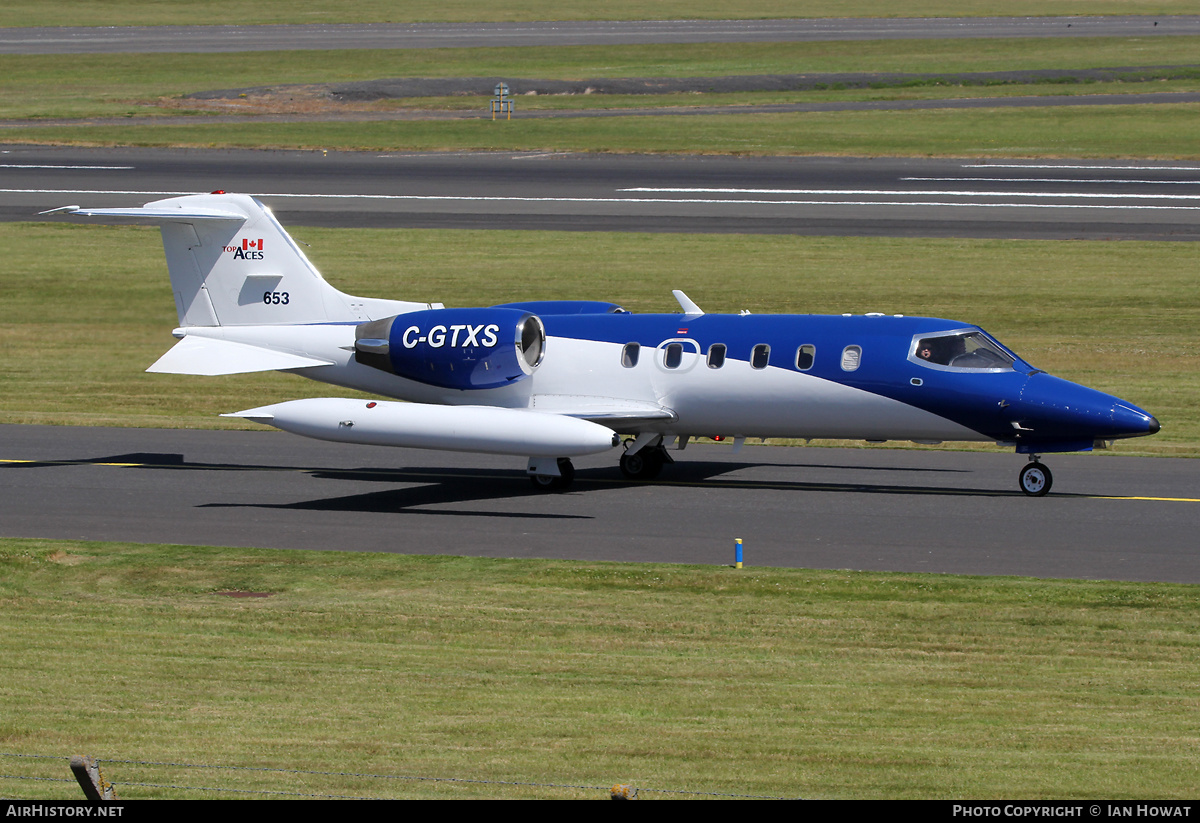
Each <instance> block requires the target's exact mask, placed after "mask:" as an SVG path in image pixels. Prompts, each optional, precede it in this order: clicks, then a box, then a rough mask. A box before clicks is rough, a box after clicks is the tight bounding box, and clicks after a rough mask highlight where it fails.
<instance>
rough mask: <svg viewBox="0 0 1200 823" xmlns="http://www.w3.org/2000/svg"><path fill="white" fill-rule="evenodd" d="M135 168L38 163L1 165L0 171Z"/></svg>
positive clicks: (116, 169) (124, 169)
mask: <svg viewBox="0 0 1200 823" xmlns="http://www.w3.org/2000/svg"><path fill="white" fill-rule="evenodd" d="M132 168H133V166H63V165H42V164H38V163H0V169H89V170H91V171H96V170H99V171H129V170H130V169H132Z"/></svg>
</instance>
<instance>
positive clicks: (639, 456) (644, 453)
mask: <svg viewBox="0 0 1200 823" xmlns="http://www.w3.org/2000/svg"><path fill="white" fill-rule="evenodd" d="M630 442H631V441H626V444H625V447H626V448H627V449H628V448H629V443H630ZM674 462H675V461H674V460H672V459H671V455H669V454H667V450H666V449H664V448H663V447H662V444H661V443H660V444H659V445H657V446H646V447H645V448H643V449H641V450H639V451H637V452H634V453H633V454H630V453H629V452H628V451H626V452H625V453H624V454H622V455H621V474H623V475H625V476H626V477H628V478H629V479H630V480H653V479H654V478H656V477H658V473H659V472H661V471H662V467H663V466H664V465H666V464H667V463H674Z"/></svg>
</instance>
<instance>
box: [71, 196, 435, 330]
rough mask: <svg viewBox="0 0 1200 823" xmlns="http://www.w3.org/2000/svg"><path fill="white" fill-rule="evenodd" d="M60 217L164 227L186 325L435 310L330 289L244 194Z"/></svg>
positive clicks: (348, 319) (267, 213)
mask: <svg viewBox="0 0 1200 823" xmlns="http://www.w3.org/2000/svg"><path fill="white" fill-rule="evenodd" d="M49 213H55V214H70V215H78V216H81V217H105V218H120V219H128V220H134V221H138V222H149V223H157V224H158V225H159V226H160V227H161V229H162V240H163V250H164V251H165V252H166V255H167V268H168V269H169V271H170V275H171V290H172V291H173V292H174V294H175V307H176V309H177V310H178V312H179V325H180V326H181V327H183V328H185V329H187V328H190V327H213V326H266V325H284V324H286V325H299V324H311V323H362V322H366V321H369V320H375V319H378V318H381V317H387V316H390V315H395V314H402V313H404V312H409V311H417V310H421V309H427V308H430V305H429V304H428V303H407V302H403V301H397V300H380V299H373V298H363V297H351V296H350V295H348V294H343V293H342V292H340V291H338V290H337V289H335V288H334V287H333V286H331V285H330V284H329V283H327V282H326V281H325V278H323V277H322V276H321V274H320V272H318V271H317V270H316V268H315V267H314V266H313V265H312V263H310V262H309V260H308V258H307V257H306V256H305V254H304V252H303V251H301V249H300V247H299V246H298V245H297V244H296V241H294V240H293V239H292V238H291V237H290V236H289V235H288V233H287V232H286V231H284V229H283V226H281V225H280V224H279V221H278V220H276V219H275V215H273V214H272V213H271V210H270V209H269V208H267V207H266V206H264V205H263V204H262V203H260V202H259V201H258V200H257V199H255V198H253V197H250V196H248V195H244V194H224V193H214V194H195V195H187V196H185V197H172V198H169V199H167V200H156V201H154V202H152V203H147V204H146V205H144V206H140V207H135V208H108V209H84V208H80V207H78V206H67V207H64V208H61V209H54V210H53V211H52V212H47V214H49Z"/></svg>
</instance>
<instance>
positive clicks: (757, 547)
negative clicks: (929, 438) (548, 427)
mask: <svg viewBox="0 0 1200 823" xmlns="http://www.w3.org/2000/svg"><path fill="white" fill-rule="evenodd" d="M677 457H678V462H677V463H676V464H675V465H674V466H670V467H668V468H667V469H666V470H664V473H663V476H662V478H660V480H659V481H656V482H653V483H630V482H627V481H625V480H624V479H623V478H622V477H621V475H620V473H619V471H618V470H617V468H616V453H615V452H614V453H613V454H611V455H599V456H596V457H592V458H583V459H579V460H577V461H576V465H577V467H578V474H577V478H576V483H575V485H574V486H573V487H572V490H571V491H570V492H568V493H566V494H551V495H546V494H539V493H537V492H534V491H533V489H532V486H531V484H530V483H529V481H528V480H527V479H526V478H525V477H524V473H523V469H524V464H523V461H521V460H519V459H516V458H503V457H486V456H479V455H455V454H451V453H439V452H423V451H416V450H406V449H386V448H372V447H365V446H344V445H338V444H329V443H322V442H318V441H311V440H304V439H301V438H297V437H292V436H289V435H285V434H281V433H277V432H270V431H263V432H196V431H168V430H139V429H101V428H60V427H42V426H0V533H2V534H3V536H5V537H43V538H57V539H84V540H120V541H134V542H167V543H187V544H200V545H217V546H264V547H276V548H287V549H315V550H324V549H336V550H349V551H386V552H398V553H409V554H463V555H479V556H487V557H547V558H549V557H566V558H575V559H581V560H631V561H662V562H672V563H709V564H729V563H731V562H732V559H733V541H734V539H735V538H738V537H740V538H742V539H743V540H744V541H745V546H746V549H745V551H746V561H747V563H748V564H749V565H759V566H790V567H804V568H832V569H842V568H848V569H873V570H887V571H911V572H951V573H965V574H984V575H1029V576H1036V577H1080V578H1097V579H1120V580H1143V581H1150V580H1160V581H1176V582H1186V583H1200V553H1198V552H1196V550H1195V535H1196V533H1197V531H1198V530H1200V461H1194V460H1181V459H1162V458H1159V459H1138V458H1126V457H1113V456H1099V455H1063V456H1052V457H1050V458H1047V464H1048V465H1050V466H1052V468H1053V469H1054V472H1055V487H1054V490H1053V491H1052V492H1051V494H1050V495H1049V496H1048V497H1045V498H1038V499H1034V498H1028V497H1025V496H1024V495H1022V494H1021V493H1019V492H1018V491H1017V490H1016V474H1017V470H1018V469H1019V467H1020V466H1021V465H1023V458H1018V457H1016V456H1014V455H1012V454H1008V453H1003V452H1001V451H1000V450H997V452H996V453H958V452H935V451H930V450H923V451H897V450H888V449H821V448H806V449H800V448H773V447H762V446H746V447H745V448H744V449H743V450H742V452H741V453H740V454H733V453H732V448H731V447H730V446H728V445H716V444H706V443H693V444H691V445H689V446H688V448H687V449H686V450H685V451H684V452H683V453H682V454H677ZM1178 498H1189V499H1178Z"/></svg>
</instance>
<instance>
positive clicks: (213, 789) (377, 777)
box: [0, 752, 784, 800]
mask: <svg viewBox="0 0 1200 823" xmlns="http://www.w3.org/2000/svg"><path fill="white" fill-rule="evenodd" d="M0 757H7V758H20V759H24V760H28V761H32V760H38V761H60V762H62V764H63V771H64V773H67V774H69V769H68V767H67V764H68V763H69V761H70V757H67V756H62V755H48V754H23V753H17V752H0ZM97 762H99V763H101V764H102V765H103V766H104V767H105V769H106V770H107V771H108V773H107V774H106V775H105V777H106V779H107V780H108V781H109V782H110V783H112V785H113V786H114V787H115V788H116V789H117V791H118V797H120V798H121V799H122V800H126V799H136V797H135V796H132V795H131V793H130V792H127V791H126V792H122V789H127V788H135V787H136V788H146V789H154V790H159V791H162V790H166V791H184V792H198V793H213V794H226V795H235V796H254V795H257V796H259V797H264V798H267V797H277V798H285V797H291V798H302V797H303V798H310V799H326V800H380V799H391V798H393V797H395V796H393V795H388V794H372V795H359V794H332V793H325V792H316V791H314V792H302V791H288V790H283V789H252V788H239V787H237V786H233V785H216V786H194V785H185V784H180V783H174V782H163V783H157V782H141V781H133V780H122V779H120V775H119V773H120V771H121V770H120V769H119V768H118V767H121V766H126V767H133V769H134V771H136V770H137V769H150V770H154V769H161V770H166V769H197V770H210V771H221V772H228V773H231V774H236V773H238V772H243V773H249V772H255V773H260V774H268V775H277V776H280V777H282V776H284V775H287V776H291V777H303V778H312V779H320V778H326V779H328V778H339V779H353V780H358V781H379V782H380V783H382V784H383V786H386V785H387V784H388V783H389V782H393V781H411V782H427V783H446V784H474V785H481V786H496V787H520V788H525V789H528V788H536V789H547V790H553V791H556V792H562V791H589V792H590V791H595V792H597V793H603V795H609V794H610V793H611V792H613V790H614V789H615V788H616V787H615V786H612V785H609V786H596V785H587V784H578V783H542V782H534V781H515V780H486V779H483V778H468V777H434V776H429V775H411V774H378V773H373V772H337V771H316V770H307V769H285V768H277V767H270V766H226V765H218V764H210V763H180V762H171V761H155V760H117V759H104V760H100V759H97ZM0 780H14V781H31V782H34V783H69V784H74V783H75V782H76V781H75V779H74V778H72V777H61V778H60V777H48V776H35V775H24V774H4V773H0ZM215 782H220V781H215ZM383 786H381V788H383ZM55 792H56V794H57V792H58V790H57V789H56V790H55ZM635 794H636V796H637V797H643V796H645V795H663V796H665V797H672V796H674V797H681V796H689V795H690V796H695V797H701V798H703V797H709V798H726V799H743V800H781V799H784V798H780V797H777V796H773V795H754V794H736V793H731V792H711V791H697V790H690V789H656V788H649V787H643V786H636V793H635ZM159 796H161V794H160V795H159Z"/></svg>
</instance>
